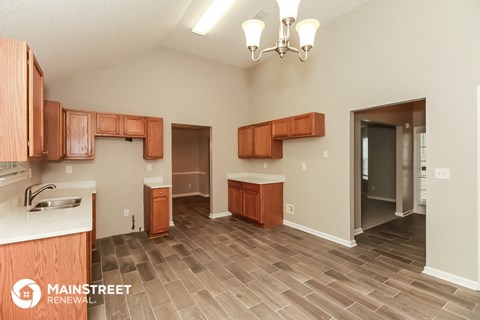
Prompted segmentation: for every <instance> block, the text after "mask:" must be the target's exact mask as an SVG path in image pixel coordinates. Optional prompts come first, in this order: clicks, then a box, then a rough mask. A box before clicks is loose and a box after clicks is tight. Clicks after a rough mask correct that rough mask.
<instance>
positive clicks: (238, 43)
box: [0, 0, 368, 85]
mask: <svg viewBox="0 0 480 320" xmlns="http://www.w3.org/2000/svg"><path fill="white" fill-rule="evenodd" d="M366 1H368V0H303V1H302V2H301V3H300V8H299V13H298V18H299V20H301V19H304V18H316V19H318V20H319V21H320V24H321V27H322V26H325V25H326V24H328V23H330V22H332V21H334V20H336V19H338V18H339V17H341V16H342V15H344V14H346V13H348V12H349V11H351V10H353V9H355V8H356V7H358V6H360V5H362V4H364V3H365V2H366ZM210 3H211V0H134V1H133V0H80V1H79V0H47V1H45V0H2V1H0V37H5V38H14V39H20V40H25V41H27V42H28V43H29V45H30V46H31V48H32V49H33V50H34V52H35V54H36V56H37V59H38V60H39V62H40V64H41V65H42V67H43V69H44V71H45V73H46V81H47V85H48V84H52V83H56V82H59V81H62V80H64V79H67V78H70V77H73V76H76V75H79V74H82V73H86V72H89V71H92V70H96V69H100V68H104V67H107V66H110V65H115V64H119V63H121V62H123V61H125V60H127V59H129V58H130V57H132V56H135V55H137V54H141V53H143V52H146V51H149V50H152V49H155V48H159V47H167V48H171V49H175V50H179V51H184V52H188V53H191V54H194V55H198V56H202V57H206V58H209V59H213V60H216V61H219V62H222V63H227V64H231V65H234V66H238V67H242V68H249V67H251V66H252V65H253V62H251V61H250V54H249V52H248V50H247V49H246V48H245V40H244V35H243V31H242V29H241V24H242V22H243V21H244V20H247V19H250V18H252V17H253V16H255V14H256V13H257V12H259V10H261V9H263V10H262V11H261V12H262V15H263V17H262V18H261V19H262V20H263V21H264V22H265V24H266V27H265V31H264V34H263V35H262V45H261V48H263V47H266V46H271V45H273V44H274V42H275V40H277V37H278V25H279V24H278V19H279V18H278V8H277V4H276V1H275V0H237V1H236V2H235V4H234V5H233V6H232V8H231V9H230V11H229V12H228V13H227V15H226V16H224V17H223V19H222V20H220V22H219V23H218V24H217V25H216V26H215V28H214V29H213V30H212V31H211V32H210V33H209V34H208V35H206V36H200V35H197V34H194V33H192V32H191V28H192V27H193V25H194V24H195V23H196V22H197V20H198V19H199V17H200V16H201V15H202V13H203V12H204V11H205V10H206V8H207V7H208V6H209V4H210ZM295 37H296V36H295Z"/></svg>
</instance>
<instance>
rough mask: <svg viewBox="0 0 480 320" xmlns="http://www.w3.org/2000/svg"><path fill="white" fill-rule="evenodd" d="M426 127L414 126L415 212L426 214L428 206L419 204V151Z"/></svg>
mask: <svg viewBox="0 0 480 320" xmlns="http://www.w3.org/2000/svg"><path fill="white" fill-rule="evenodd" d="M425 132H426V128H425V127H424V126H422V127H414V128H413V212H415V213H418V214H426V210H427V207H426V206H419V205H418V183H417V181H418V178H419V174H418V173H419V171H420V170H419V169H420V166H419V163H420V154H419V152H418V150H419V147H420V141H419V138H418V137H419V135H418V134H419V133H425Z"/></svg>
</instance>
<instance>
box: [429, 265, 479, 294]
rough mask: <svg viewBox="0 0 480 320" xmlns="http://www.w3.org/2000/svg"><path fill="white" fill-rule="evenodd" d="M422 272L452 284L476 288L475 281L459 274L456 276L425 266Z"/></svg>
mask: <svg viewBox="0 0 480 320" xmlns="http://www.w3.org/2000/svg"><path fill="white" fill-rule="evenodd" d="M423 273H424V274H427V275H429V276H432V277H435V278H439V279H442V280H445V281H448V282H451V283H454V284H458V285H459V286H462V287H465V288H468V289H472V290H478V284H477V282H476V281H473V280H470V279H466V278H463V277H460V276H457V275H455V274H451V273H448V272H445V271H441V270H438V269H435V268H431V267H427V266H425V268H423Z"/></svg>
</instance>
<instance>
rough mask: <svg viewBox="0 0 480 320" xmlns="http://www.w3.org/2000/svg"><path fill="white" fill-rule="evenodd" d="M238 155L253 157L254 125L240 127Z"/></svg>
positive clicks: (240, 156)
mask: <svg viewBox="0 0 480 320" xmlns="http://www.w3.org/2000/svg"><path fill="white" fill-rule="evenodd" d="M238 157H239V158H252V157H253V126H246V127H241V128H238Z"/></svg>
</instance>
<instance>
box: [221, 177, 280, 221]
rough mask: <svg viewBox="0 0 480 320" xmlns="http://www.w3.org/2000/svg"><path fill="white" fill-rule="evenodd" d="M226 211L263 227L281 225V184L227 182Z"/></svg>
mask: <svg viewBox="0 0 480 320" xmlns="http://www.w3.org/2000/svg"><path fill="white" fill-rule="evenodd" d="M228 211H230V212H231V213H232V214H236V215H240V216H243V217H245V218H248V219H250V220H253V221H256V222H258V223H260V224H261V225H263V226H264V227H276V226H279V225H282V224H283V183H282V182H275V183H262V184H257V183H249V182H242V181H236V180H228Z"/></svg>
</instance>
